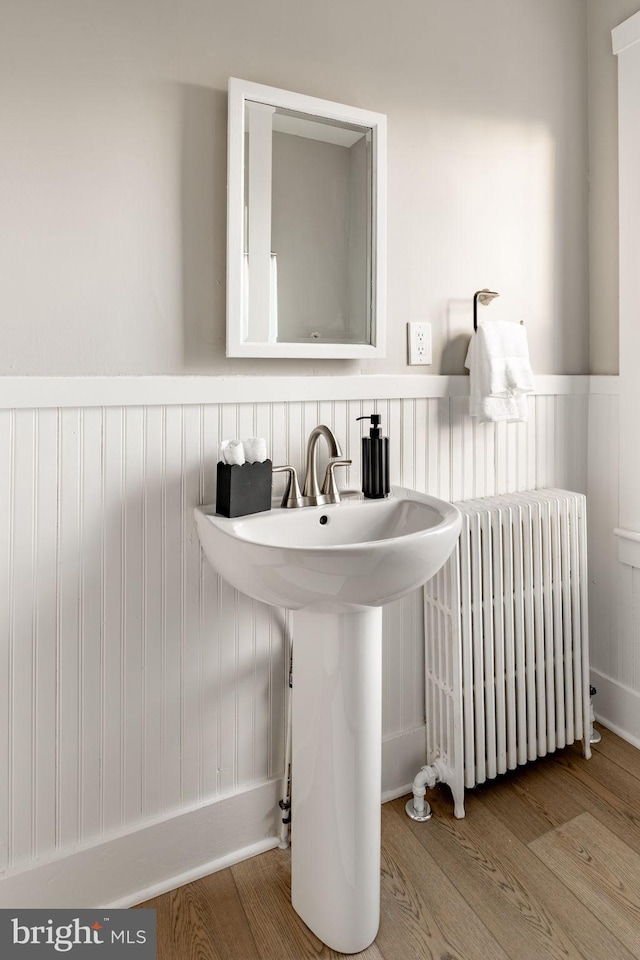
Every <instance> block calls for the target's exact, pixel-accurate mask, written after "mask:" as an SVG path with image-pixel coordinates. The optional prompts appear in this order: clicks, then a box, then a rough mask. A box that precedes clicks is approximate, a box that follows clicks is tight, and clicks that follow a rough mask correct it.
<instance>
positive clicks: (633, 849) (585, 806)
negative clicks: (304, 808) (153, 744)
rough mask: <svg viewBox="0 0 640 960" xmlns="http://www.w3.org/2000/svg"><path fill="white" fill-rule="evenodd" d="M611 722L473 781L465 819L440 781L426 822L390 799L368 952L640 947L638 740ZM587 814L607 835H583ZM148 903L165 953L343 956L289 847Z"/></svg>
mask: <svg viewBox="0 0 640 960" xmlns="http://www.w3.org/2000/svg"><path fill="white" fill-rule="evenodd" d="M602 733H603V737H602V742H601V743H600V744H598V745H595V746H594V751H593V757H592V759H591V760H588V761H586V760H584V758H583V757H582V755H581V750H580V748H579V746H578V747H568V748H566V749H565V750H563V751H559V752H558V753H557V754H554V755H553V757H551V758H544V759H542V760H538V761H536V762H535V763H532V764H528V765H526V766H525V767H522V768H521V769H520V770H518V771H517V772H514V774H513V775H509V776H507V777H504V778H498V779H497V780H495V781H491V782H489V783H487V784H486V785H485V786H482V787H481V788H479V789H476V790H470V791H468V792H467V794H466V800H465V806H466V811H467V816H466V819H465V820H461V821H459V820H456V819H455V818H454V817H453V808H452V802H451V794H450V791H449V790H448V788H446V787H444V786H442V785H441V786H439V787H437V788H436V789H435V790H430V791H429V797H428V799H429V802H430V803H431V804H432V806H433V808H434V818H433V820H431V821H430V822H429V823H425V824H417V823H414V822H413V821H411V820H409V819H408V818H407V817H406V815H405V813H404V803H405V799H406V798H405V799H403V800H400V801H394V802H393V803H391V804H385V805H384V806H383V810H382V824H383V834H382V842H383V848H382V866H383V870H382V885H381V893H382V904H381V906H382V910H381V922H380V932H379V934H378V938H377V939H376V942H375V944H373V945H372V946H371V947H369V948H368V950H365V951H364V952H363V953H361V954H359V955H357V956H359V957H362V958H366V960H444V958H446V960H507V958H508V960H551V958H553V960H560V958H561V960H578V958H580V960H583V958H584V960H609V958H611V960H634V958H636V960H638V958H640V954H639V953H638V949H637V943H638V941H637V937H638V936H640V932H639V933H638V934H637V935H636V933H635V930H636V929H639V931H640V923H639V920H638V914H637V910H638V903H637V897H636V894H635V891H636V890H640V878H639V876H638V874H637V866H638V862H640V776H638V773H639V771H640V751H637V750H636V748H635V747H632V746H631V745H630V744H626V743H624V742H623V741H621V740H620V738H618V737H617V736H616V735H615V734H613V733H610V731H604V730H603V731H602ZM585 818H586V819H585ZM589 818H590V819H589ZM576 824H577V828H579V831H580V834H579V836H580V839H581V844H580V845H579V844H578V841H577V839H576V837H574V836H573V833H572V831H574V830H575V829H576ZM585 827H588V828H589V832H588V837H589V838H591V836H592V835H594V836H595V837H596V839H593V840H592V839H588V841H587V840H585V839H584V837H583V833H584V831H585ZM562 831H565V834H566V836H565V839H563V838H562ZM603 831H604V832H603ZM567 837H573V839H572V841H571V843H569V841H568V840H567ZM604 837H606V844H605V841H604V839H603V838H604ZM572 844H573V845H572ZM596 847H597V849H596ZM547 849H551V850H552V851H553V857H554V858H555V859H554V861H553V862H554V863H556V869H555V870H554V869H552V868H551V866H549V865H548V864H547V862H543V859H541V857H540V855H539V853H540V852H541V851H542V852H544V854H545V856H547V857H551V856H552V854H547ZM579 849H583V850H584V851H586V853H583V857H584V858H587V857H590V858H591V861H592V863H587V862H586V860H585V859H583V861H582V862H581V865H580V867H579V869H578V867H577V866H576V865H575V863H574V859H575V858H576V857H578V856H579V854H578V852H577V851H578V850H579ZM558 850H560V851H561V854H560V853H558V852H557V851H558ZM612 850H613V852H614V862H613V863H612V861H611V851H612ZM598 858H599V860H598ZM596 860H598V865H597V866H596V865H595V864H596ZM558 864H559V865H558ZM569 864H570V866H569ZM606 870H609V871H610V873H609V874H607V873H606ZM603 871H604V873H603V876H604V877H605V878H606V879H605V880H603V879H602V878H601V877H600V872H603ZM561 874H562V875H561ZM594 877H599V879H598V881H597V882H596V881H595V880H594ZM616 882H618V883H619V884H620V885H618V886H616ZM578 887H579V889H578ZM637 896H638V897H640V894H638V895H637ZM634 897H636V899H634ZM589 898H591V899H589ZM586 903H588V904H589V905H585V904H586ZM603 903H604V908H603V906H602V904H603ZM141 906H143V907H149V908H152V909H156V911H157V917H158V960H307V958H311V957H313V958H314V960H326V958H338V957H342V954H337V953H335V952H333V951H331V950H329V949H328V948H327V947H325V946H324V945H323V944H321V943H320V941H319V940H318V939H317V938H316V937H315V936H314V935H313V934H312V933H311V932H310V931H309V930H308V929H307V927H306V926H305V925H304V923H303V922H302V921H301V920H300V918H299V917H298V916H297V914H296V913H295V911H294V910H293V907H292V906H291V902H290V854H289V852H288V851H282V850H272V851H269V852H268V853H265V854H262V855H261V856H259V857H255V858H253V859H252V860H248V861H245V862H244V863H241V864H238V865H236V866H235V867H233V868H230V869H228V870H223V871H220V872H219V873H215V874H213V875H212V876H210V877H207V878H205V879H203V880H198V881H195V882H194V883H191V884H188V885H187V886H185V887H181V888H179V889H178V890H174V891H171V892H170V893H167V894H164V895H163V896H161V897H156V898H155V899H153V900H149V901H147V902H146V903H143V904H141ZM605 908H606V909H605ZM603 909H605V916H606V919H607V923H606V924H605V923H604V922H602V910H603ZM621 929H622V930H623V931H624V938H625V940H624V942H625V944H626V946H625V945H623V943H622V942H621V940H620V939H619V937H618V935H619V934H620V930H621ZM611 931H612V932H611ZM634 937H636V939H634Z"/></svg>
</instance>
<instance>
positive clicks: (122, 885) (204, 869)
mask: <svg viewBox="0 0 640 960" xmlns="http://www.w3.org/2000/svg"><path fill="white" fill-rule="evenodd" d="M424 763H425V728H424V727H419V728H417V729H416V730H411V731H410V732H409V733H406V734H403V735H401V736H399V737H394V738H393V739H392V740H386V741H385V742H384V743H383V744H382V769H383V792H382V800H383V802H384V801H386V800H392V799H393V798H394V797H399V796H402V795H403V794H404V793H407V792H410V790H411V783H412V781H413V778H414V777H415V775H416V773H417V772H418V770H419V769H420V767H421V766H422V765H423V764H424ZM281 784H282V782H281V780H280V779H278V780H270V781H269V782H268V783H265V784H262V785H261V786H259V787H255V788H253V789H251V790H246V791H245V792H243V793H238V794H235V795H234V796H231V797H225V798H223V799H221V800H216V801H213V802H211V803H207V804H204V805H202V806H200V807H196V808H191V809H189V810H186V811H183V812H180V813H177V814H176V815H175V816H173V817H168V818H166V819H163V820H159V821H156V822H154V823H147V824H145V825H143V826H141V827H139V828H138V829H134V830H129V831H126V832H125V833H121V834H118V835H116V836H111V837H109V838H107V839H105V840H102V841H98V842H96V843H93V844H90V845H88V846H86V847H82V848H81V849H76V850H71V851H70V852H68V853H66V854H61V855H60V856H57V857H54V858H51V859H49V860H47V861H46V862H42V861H40V862H38V863H37V864H36V865H35V866H33V865H28V866H27V867H26V868H24V869H20V868H15V869H13V870H11V871H6V872H5V873H4V874H3V875H2V876H0V907H16V908H17V907H22V908H28V907H52V908H55V907H76V908H81V907H111V908H116V907H131V906H133V905H134V904H136V903H143V902H144V901H145V900H149V899H151V898H152V897H157V896H159V895H160V894H162V893H166V892H167V891H168V890H173V889H175V888H176V887H180V886H182V885H183V884H185V883H190V882H191V881H192V880H197V879H199V878H200V877H205V876H207V875H208V874H210V873H215V872H216V871H217V870H222V869H224V868H225V867H229V866H231V865H232V864H234V863H239V862H240V861H241V860H246V859H248V858H249V857H255V856H256V855H257V854H259V853H263V852H264V851H265V850H270V849H272V848H273V847H277V846H278V843H279V826H280V811H279V810H278V800H279V799H280V791H281Z"/></svg>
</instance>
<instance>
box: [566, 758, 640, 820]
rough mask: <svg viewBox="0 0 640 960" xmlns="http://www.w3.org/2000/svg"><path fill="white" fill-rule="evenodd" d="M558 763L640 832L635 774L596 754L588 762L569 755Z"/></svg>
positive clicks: (638, 785)
mask: <svg viewBox="0 0 640 960" xmlns="http://www.w3.org/2000/svg"><path fill="white" fill-rule="evenodd" d="M554 761H555V763H556V764H557V765H558V766H560V767H562V768H563V769H564V770H565V771H566V772H567V773H568V774H570V776H571V777H572V778H573V779H574V780H576V781H578V782H579V783H580V784H581V785H582V786H583V787H584V788H586V790H588V791H590V792H591V793H593V794H594V795H595V796H597V797H599V798H600V799H601V800H602V802H603V803H606V804H607V805H608V807H609V808H610V809H611V810H613V811H615V812H616V813H618V814H620V815H621V816H622V817H623V818H624V819H625V820H626V821H627V823H628V824H630V825H632V826H633V827H634V828H637V829H638V830H640V781H639V780H637V779H636V777H634V776H633V774H631V773H628V772H627V771H626V770H625V769H623V768H622V767H620V766H619V765H618V764H617V763H613V762H612V761H611V760H609V759H608V757H606V756H604V755H602V754H600V753H595V752H594V753H593V755H592V757H591V759H590V760H587V761H584V760H583V759H582V758H581V757H576V756H575V754H572V753H570V752H568V751H567V752H563V753H562V754H557V755H556V756H555V757H554Z"/></svg>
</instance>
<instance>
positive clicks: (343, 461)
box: [322, 457, 352, 503]
mask: <svg viewBox="0 0 640 960" xmlns="http://www.w3.org/2000/svg"><path fill="white" fill-rule="evenodd" d="M351 463H352V461H351V460H348V459H347V458H346V457H332V458H331V460H329V463H328V464H327V470H326V473H325V475H324V481H323V483H322V494H323V495H324V496H325V497H327V500H328V501H329V503H340V491H339V490H338V485H337V484H336V477H335V468H336V467H348V466H350V464H351Z"/></svg>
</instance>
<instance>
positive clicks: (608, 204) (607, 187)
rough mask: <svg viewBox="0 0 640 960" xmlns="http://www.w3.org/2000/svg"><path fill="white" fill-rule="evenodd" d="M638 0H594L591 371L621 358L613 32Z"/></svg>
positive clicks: (603, 370) (606, 369)
mask: <svg viewBox="0 0 640 960" xmlns="http://www.w3.org/2000/svg"><path fill="white" fill-rule="evenodd" d="M639 7H640V3H639V2H638V0H588V3H587V9H588V44H589V70H588V91H589V316H590V347H589V355H590V369H591V372H592V373H600V374H615V373H617V372H618V370H619V356H618V82H617V81H618V64H617V59H616V57H615V56H614V54H613V50H612V48H611V30H612V29H613V28H614V27H616V26H617V25H618V24H619V23H622V22H623V21H624V20H626V19H627V18H628V17H630V16H632V14H634V13H635V12H636V11H637V10H638V8H639Z"/></svg>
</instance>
